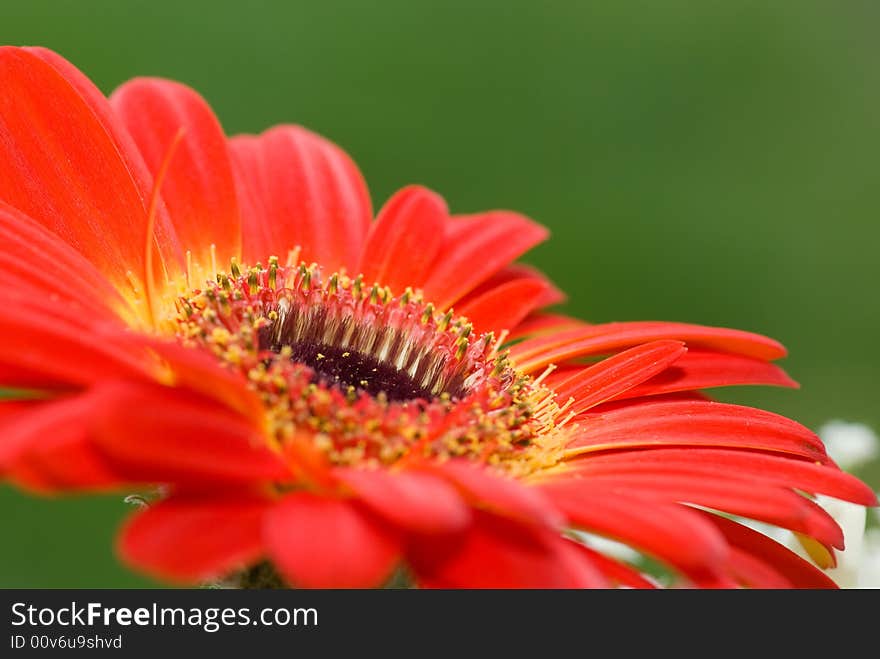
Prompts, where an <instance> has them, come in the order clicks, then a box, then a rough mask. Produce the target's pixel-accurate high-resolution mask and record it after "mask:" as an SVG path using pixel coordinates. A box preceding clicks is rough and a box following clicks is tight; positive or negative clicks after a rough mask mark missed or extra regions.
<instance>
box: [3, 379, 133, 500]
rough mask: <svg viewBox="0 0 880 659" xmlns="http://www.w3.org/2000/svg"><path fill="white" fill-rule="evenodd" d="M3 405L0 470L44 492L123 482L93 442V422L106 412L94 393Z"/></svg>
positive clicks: (22, 483) (106, 485)
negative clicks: (90, 426)
mask: <svg viewBox="0 0 880 659" xmlns="http://www.w3.org/2000/svg"><path fill="white" fill-rule="evenodd" d="M0 409H2V410H3V414H2V417H0V419H2V426H0V427H2V435H3V441H2V442H0V474H2V475H4V476H6V477H8V478H11V479H12V480H14V481H16V482H18V483H19V484H20V485H23V486H24V487H28V488H31V489H36V490H39V491H44V492H47V491H54V490H58V489H65V488H72V487H75V488H89V489H100V488H106V487H108V486H114V485H119V484H120V483H121V482H122V481H123V479H122V478H121V477H120V476H119V475H117V474H115V472H113V471H112V469H110V467H109V466H108V465H107V464H106V462H105V461H104V460H103V458H102V457H101V456H100V454H98V453H97V452H96V451H95V450H94V448H93V447H92V446H91V445H90V444H89V443H88V424H89V421H90V420H91V418H92V416H93V415H95V414H98V413H100V411H101V405H100V402H99V400H98V399H97V398H96V397H95V396H93V395H90V394H83V395H78V396H72V397H69V398H62V399H58V400H52V401H27V402H19V403H14V402H3V403H0Z"/></svg>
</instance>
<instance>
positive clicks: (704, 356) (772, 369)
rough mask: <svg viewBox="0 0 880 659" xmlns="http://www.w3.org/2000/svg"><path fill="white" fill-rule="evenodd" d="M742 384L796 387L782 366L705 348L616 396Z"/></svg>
mask: <svg viewBox="0 0 880 659" xmlns="http://www.w3.org/2000/svg"><path fill="white" fill-rule="evenodd" d="M743 384H763V385H775V386H778V387H797V386H798V384H797V382H795V381H794V380H792V379H791V378H790V377H789V376H788V374H787V373H786V372H785V371H783V370H782V369H781V368H779V367H778V366H776V365H775V364H768V363H767V362H765V361H762V360H760V359H754V358H752V357H742V356H741V355H728V354H724V353H720V352H710V351H707V350H689V351H688V353H687V354H686V355H683V356H682V357H681V359H679V360H677V361H676V362H675V364H673V365H672V366H671V367H670V368H668V369H666V370H665V371H663V372H662V373H660V374H658V375H656V376H654V377H653V378H651V379H650V380H648V381H647V382H643V383H642V384H640V385H638V386H637V387H633V388H632V389H630V390H629V391H626V392H624V393H623V394H622V395H620V396H618V398H633V397H637V396H653V395H656V394H665V393H671V392H676V391H688V390H691V389H707V388H709V387H729V386H733V385H743Z"/></svg>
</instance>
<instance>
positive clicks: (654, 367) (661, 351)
mask: <svg viewBox="0 0 880 659" xmlns="http://www.w3.org/2000/svg"><path fill="white" fill-rule="evenodd" d="M686 351H687V348H685V347H684V344H683V343H681V342H680V341H652V342H651V343H645V344H644V345H640V346H636V347H635V348H630V349H629V350H624V351H623V352H621V353H618V354H616V355H614V356H613V357H608V358H607V359H603V360H602V361H601V362H599V363H598V364H594V365H593V366H590V367H589V368H585V369H583V370H582V371H580V372H579V373H577V374H575V375H573V376H571V377H570V378H568V379H566V380H564V381H563V382H560V383H559V384H557V385H554V387H553V389H554V390H555V391H556V393H557V394H558V399H559V400H560V401H565V400H567V399H568V398H574V399H575V402H574V405H573V406H572V408H571V411H572V412H577V413H579V412H583V411H584V410H586V409H589V408H591V407H593V406H594V405H598V404H599V403H603V402H605V401H606V400H609V399H611V398H614V397H615V396H617V395H619V394H621V393H623V392H625V391H627V390H628V389H631V388H633V387H635V386H636V385H638V384H640V383H642V382H644V381H645V380H647V379H648V378H650V377H652V376H654V375H656V374H657V373H660V372H662V371H664V370H665V369H666V368H667V367H668V366H669V365H670V364H672V363H673V362H676V361H677V360H678V359H679V358H680V357H681V356H682V355H684V353H685V352H686Z"/></svg>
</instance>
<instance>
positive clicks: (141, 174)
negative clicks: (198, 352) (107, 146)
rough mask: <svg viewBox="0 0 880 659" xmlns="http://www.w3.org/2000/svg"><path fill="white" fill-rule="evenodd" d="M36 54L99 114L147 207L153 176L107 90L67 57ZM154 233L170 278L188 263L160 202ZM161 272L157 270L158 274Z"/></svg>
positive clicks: (34, 51)
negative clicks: (115, 110)
mask: <svg viewBox="0 0 880 659" xmlns="http://www.w3.org/2000/svg"><path fill="white" fill-rule="evenodd" d="M25 50H27V51H28V52H29V53H32V54H34V55H36V56H37V57H39V58H40V59H42V60H43V61H45V62H47V63H48V64H51V65H52V67H53V68H54V69H55V70H56V71H58V73H60V74H61V75H62V76H63V77H64V78H65V79H66V80H67V82H68V83H70V84H71V85H72V86H73V87H74V89H76V91H77V92H79V95H80V96H81V97H82V98H83V100H84V101H85V102H86V103H87V104H88V105H89V107H90V108H91V109H92V112H94V113H95V116H96V117H97V118H98V120H99V121H100V122H101V125H102V126H103V127H104V130H106V131H107V133H108V134H109V135H110V137H111V138H112V139H113V142H114V143H115V144H116V146H117V148H118V149H119V155H120V156H121V157H122V159H123V160H124V161H125V164H126V166H127V167H128V170H129V172H131V175H132V178H133V179H134V181H135V184H136V185H137V188H138V191H139V194H140V197H141V200H142V201H143V204H144V207H145V208H146V207H147V205H148V203H149V199H150V197H151V195H152V192H153V176H152V174H150V170H149V169H148V168H147V164H146V163H145V162H144V159H143V156H141V153H140V150H139V149H138V147H137V144H135V141H134V139H132V137H131V135H129V133H128V131H127V130H126V128H125V125H124V124H123V122H122V121H121V120H120V118H119V117H118V116H116V113H115V112H114V111H113V108H112V107H110V103H109V102H108V101H107V98H106V97H105V96H104V94H103V92H101V90H100V89H98V88H97V87H96V86H95V85H94V83H92V81H91V80H89V79H88V78H87V77H86V76H85V75H84V74H83V73H82V72H81V71H80V70H79V69H77V68H76V67H75V66H74V65H73V64H71V63H70V62H68V61H67V60H66V59H64V58H63V57H61V55H59V54H58V53H55V52H53V51H51V50H48V49H46V48H25ZM154 234H155V238H156V245H157V246H158V252H157V255H158V259H157V260H156V263H162V264H163V267H164V270H165V272H166V273H167V274H168V275H169V277H173V276H174V275H175V274H178V273H180V272H182V266H183V263H184V258H183V250H182V249H181V247H180V244H179V242H178V239H177V235H176V234H175V232H174V227H173V226H171V220H170V219H169V217H168V213H167V211H166V209H165V205H164V204H162V203H160V204H158V206H157V208H156V219H155V225H154ZM159 274H161V273H159V272H157V275H159Z"/></svg>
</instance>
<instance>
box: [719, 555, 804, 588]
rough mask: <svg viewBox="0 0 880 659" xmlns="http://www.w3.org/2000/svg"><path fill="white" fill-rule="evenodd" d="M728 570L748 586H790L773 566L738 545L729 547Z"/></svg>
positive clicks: (789, 582)
mask: <svg viewBox="0 0 880 659" xmlns="http://www.w3.org/2000/svg"><path fill="white" fill-rule="evenodd" d="M727 569H728V571H729V572H730V573H731V575H732V576H733V577H734V578H735V579H736V580H737V581H739V582H740V583H742V584H743V585H744V586H748V587H749V588H773V589H779V588H792V587H793V584H792V583H791V581H789V580H788V579H786V578H785V577H784V576H782V575H781V574H779V572H777V571H776V570H775V569H774V568H773V566H771V565H768V564H767V563H765V562H764V561H762V560H760V559H758V558H755V557H754V556H752V555H751V554H749V553H748V552H745V551H743V550H742V549H739V548H738V547H731V548H730V558H729V559H728V567H727Z"/></svg>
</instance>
